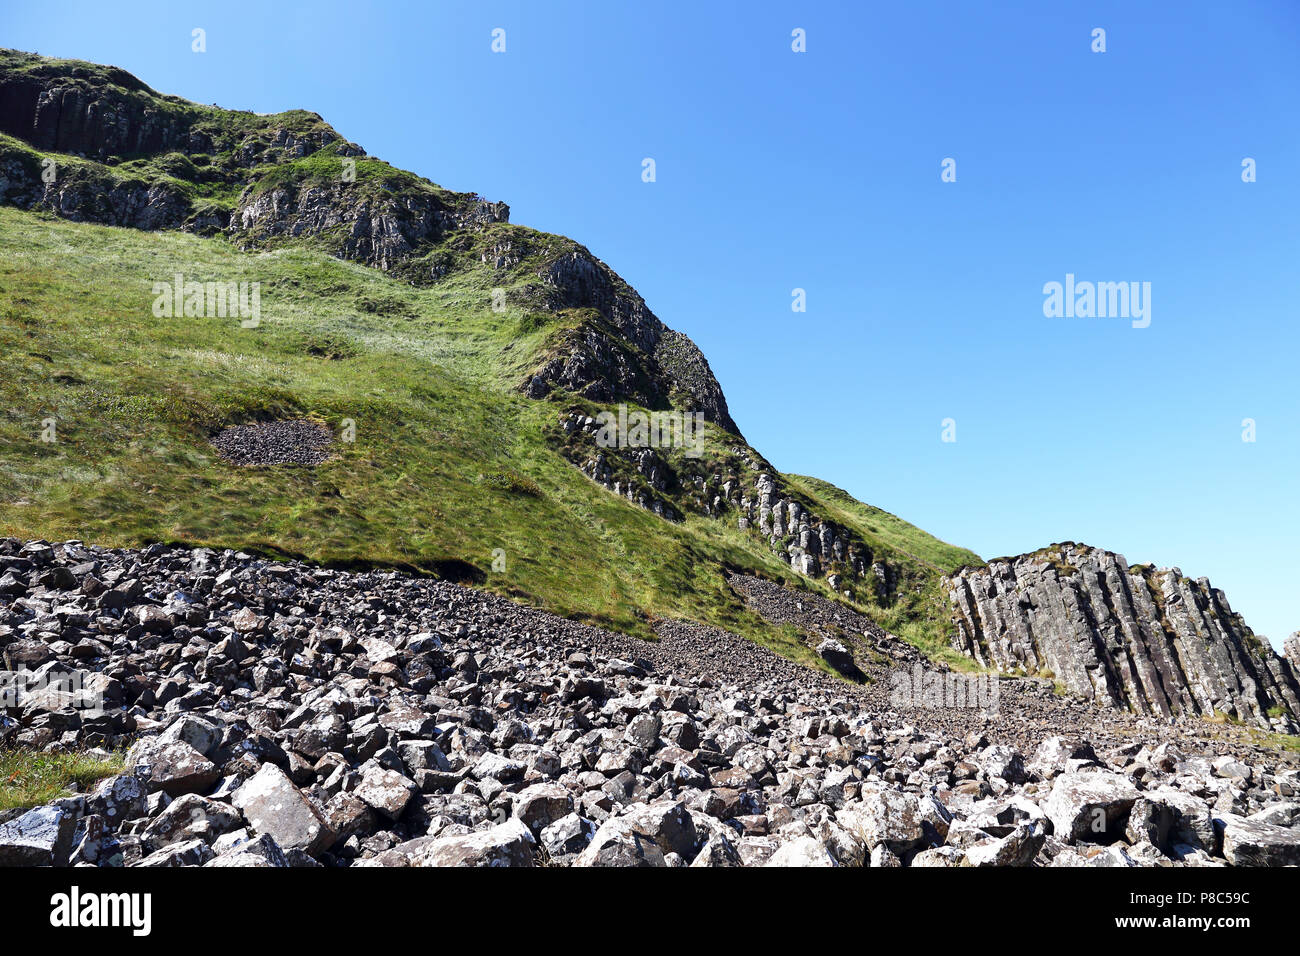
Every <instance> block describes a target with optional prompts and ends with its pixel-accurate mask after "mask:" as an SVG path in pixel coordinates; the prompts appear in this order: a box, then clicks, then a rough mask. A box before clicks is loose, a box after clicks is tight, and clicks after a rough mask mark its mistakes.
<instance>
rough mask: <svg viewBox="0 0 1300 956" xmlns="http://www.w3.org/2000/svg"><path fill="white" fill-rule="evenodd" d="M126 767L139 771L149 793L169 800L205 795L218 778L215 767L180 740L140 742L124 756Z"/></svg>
mask: <svg viewBox="0 0 1300 956" xmlns="http://www.w3.org/2000/svg"><path fill="white" fill-rule="evenodd" d="M127 765H128V766H130V767H135V768H140V769H139V770H137V771H136V775H137V776H139V777H142V778H143V779H144V780H145V781H146V783H147V785H148V788H149V790H150V791H154V790H162V791H163V792H164V793H166V794H168V795H169V796H173V797H177V796H180V795H181V794H183V793H205V792H206V791H207V790H208V789H209V788H210V787H211V786H212V785H213V784H214V783H216V782H217V778H218V777H219V776H220V774H219V772H218V770H217V766H216V764H214V763H213V762H212V761H211V760H209V759H208V758H207V757H205V756H203V754H201V753H199V752H198V751H197V750H195V749H194V748H193V747H191V746H190V745H189V744H187V743H185V742H184V741H183V740H166V739H163V738H161V737H152V738H147V739H145V740H142V741H140V743H138V744H136V745H135V746H134V747H132V748H131V751H130V752H129V753H128V754H127Z"/></svg>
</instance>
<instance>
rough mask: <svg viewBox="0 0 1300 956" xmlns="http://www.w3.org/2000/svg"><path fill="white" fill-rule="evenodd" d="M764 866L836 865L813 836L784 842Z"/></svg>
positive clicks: (827, 851)
mask: <svg viewBox="0 0 1300 956" xmlns="http://www.w3.org/2000/svg"><path fill="white" fill-rule="evenodd" d="M763 865H764V866H800V867H802V866H838V865H839V864H838V863H836V862H835V859H834V858H833V857H832V856H831V854H830V851H829V850H827V848H826V847H825V846H824V845H823V844H822V843H821V841H819V840H817V839H815V838H813V837H798V838H797V839H794V840H791V841H790V842H789V843H784V844H782V845H781V847H780V848H779V849H778V850H777V851H776V852H775V853H773V854H772V856H771V857H769V858H768V861H767V862H766V863H764V864H763Z"/></svg>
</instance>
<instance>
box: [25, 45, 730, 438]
mask: <svg viewBox="0 0 1300 956" xmlns="http://www.w3.org/2000/svg"><path fill="white" fill-rule="evenodd" d="M0 134H4V136H0V202H4V203H8V204H10V205H15V206H18V207H21V208H24V209H40V210H45V211H47V212H51V213H53V214H55V215H58V216H62V217H64V218H67V219H71V220H74V221H78V222H95V223H102V224H105V225H112V226H126V227H130V228H137V229H148V230H158V229H184V230H187V231H193V232H197V233H200V234H205V235H206V234H212V233H217V232H224V233H226V234H227V235H229V236H230V237H231V239H233V240H234V241H235V242H236V243H238V244H239V245H241V246H243V247H245V248H264V247H267V246H272V245H275V244H277V243H282V242H286V241H288V242H300V241H307V242H313V243H316V244H318V245H322V246H323V247H324V248H325V249H326V250H328V251H329V252H330V253H331V254H333V255H337V256H340V257H343V258H347V259H352V260H355V261H358V262H362V263H364V264H366V265H368V266H372V267H374V268H377V269H382V270H385V271H388V272H391V273H393V274H394V275H396V276H398V277H400V278H402V279H405V280H407V281H410V282H415V283H421V284H433V283H437V282H439V281H442V280H443V279H445V278H446V277H447V276H448V275H449V274H450V273H452V272H454V271H458V270H464V269H476V270H479V271H480V272H483V273H486V274H485V275H484V276H483V278H484V279H485V280H490V281H491V283H492V284H493V285H495V286H497V287H498V288H501V289H505V288H509V290H510V291H509V294H510V296H511V298H512V300H513V301H514V303H515V304H516V305H519V306H521V307H524V306H526V307H528V308H540V309H545V310H547V311H550V312H558V311H561V310H574V311H576V312H577V313H580V314H582V315H583V321H582V322H581V323H580V324H578V325H577V326H576V327H574V328H572V329H569V330H567V331H566V332H565V333H564V334H563V335H560V336H558V337H556V338H555V340H554V341H553V342H551V344H550V346H549V347H548V348H547V350H546V352H545V354H543V355H541V356H540V357H539V364H538V366H537V368H536V369H535V370H534V371H533V372H531V373H530V374H529V375H527V376H526V378H525V379H524V381H523V382H522V383H521V385H520V387H521V388H522V389H523V390H524V391H525V392H526V393H527V394H529V395H530V396H532V397H534V398H541V397H544V396H545V395H547V394H548V393H549V392H550V391H552V390H553V389H556V388H559V389H565V390H568V391H571V392H574V393H577V394H580V395H582V396H584V397H586V398H588V399H591V400H593V401H602V402H610V401H616V400H619V399H627V400H632V401H636V402H639V403H641V404H644V405H646V406H649V407H654V408H666V407H669V406H670V405H671V406H675V407H677V408H679V409H689V410H691V411H699V412H702V413H703V414H704V415H705V417H706V418H707V420H709V421H711V422H714V423H716V424H718V425H720V426H721V427H723V428H725V429H727V430H728V431H731V432H733V433H736V434H739V430H738V428H737V427H736V423H735V422H734V421H733V420H732V418H731V414H730V412H729V410H728V408H727V402H726V398H725V396H724V395H723V393H722V388H721V386H720V385H719V384H718V382H717V380H716V379H715V378H714V376H713V373H712V371H711V369H710V368H709V364H708V361H707V360H706V359H705V357H704V355H703V354H702V353H701V352H700V350H699V349H698V348H697V347H696V346H695V344H694V343H693V342H692V341H691V340H690V339H689V338H687V337H686V336H684V335H682V334H681V333H678V332H674V331H673V330H671V329H669V328H668V327H667V326H666V325H664V324H663V322H661V321H660V320H659V319H658V317H656V316H655V315H654V313H653V312H651V311H650V309H649V308H648V307H647V306H646V303H645V301H644V300H643V299H642V298H641V296H640V295H638V294H637V292H636V290H635V289H633V288H631V286H629V285H628V284H627V283H626V282H624V281H623V280H622V279H621V278H620V277H619V276H618V275H616V274H615V273H614V272H613V270H611V269H610V268H609V267H608V266H607V265H606V264H605V263H604V262H602V261H600V260H599V259H597V258H596V257H595V256H594V255H592V254H591V253H590V252H589V251H588V250H587V249H586V248H584V247H583V246H581V245H579V244H577V243H575V242H572V241H570V240H567V239H563V238H562V237H555V236H545V235H543V234H541V233H536V232H534V231H533V230H530V229H526V228H523V227H516V226H512V225H510V224H509V218H510V209H509V207H508V206H507V205H506V204H505V203H501V202H490V201H488V200H485V199H483V198H482V197H481V196H479V195H477V194H476V193H454V192H451V191H449V190H446V189H442V188H441V187H439V186H436V185H435V184H433V183H431V182H429V181H428V180H426V179H423V178H421V177H418V176H415V175H413V174H411V173H407V172H405V171H403V170H399V169H395V168H393V167H391V166H389V165H388V164H386V163H383V162H380V161H378V160H375V159H374V158H372V157H369V156H368V155H367V153H366V151H365V150H364V149H362V148H361V147H360V146H358V145H357V144H355V143H350V142H348V141H347V140H345V139H343V137H341V136H340V135H339V134H338V133H337V132H336V131H335V130H334V129H333V128H332V127H330V126H329V125H328V124H326V123H325V122H324V120H322V119H321V117H320V116H319V115H317V114H315V113H308V112H305V111H301V110H294V111H289V112H286V113H278V114H272V115H269V116H262V115H259V114H253V113H246V112H238V111H231V110H223V109H219V108H217V107H204V106H200V105H198V104H195V103H190V102H188V101H186V100H182V99H180V98H179V97H174V96H166V95H163V94H160V93H157V92H155V91H154V90H152V89H150V88H149V87H148V86H146V85H145V84H144V83H142V82H141V81H140V80H138V79H136V78H135V77H134V76H131V75H130V74H128V73H126V72H125V71H123V70H120V69H117V68H115V67H101V66H97V65H95V64H90V63H82V62H80V61H70V60H47V59H45V58H42V57H39V56H36V55H34V54H28V53H21V52H18V51H14V50H0ZM7 137H12V139H9V138H7ZM47 161H52V162H53V163H54V165H53V167H51V168H52V170H53V175H52V176H51V175H49V173H48V171H47V167H46V165H45V164H46V162H47ZM345 162H347V163H350V166H349V167H345V166H344V163H345ZM521 271H522V275H521V274H520V273H521ZM491 291H492V289H491V288H490V287H489V288H485V289H484V296H485V299H486V297H487V296H488V294H489V292H491ZM486 304H487V303H486V302H485V305H486Z"/></svg>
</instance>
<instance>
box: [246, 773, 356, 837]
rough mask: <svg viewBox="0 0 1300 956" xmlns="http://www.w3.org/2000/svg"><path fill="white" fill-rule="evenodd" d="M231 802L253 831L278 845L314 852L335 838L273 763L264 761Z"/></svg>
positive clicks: (319, 815) (323, 819) (318, 812)
mask: <svg viewBox="0 0 1300 956" xmlns="http://www.w3.org/2000/svg"><path fill="white" fill-rule="evenodd" d="M231 802H232V803H233V804H234V805H235V806H236V807H238V808H239V809H240V810H242V811H243V813H244V817H245V818H246V819H247V820H248V825H249V827H250V828H251V829H252V830H253V831H254V832H255V833H259V834H260V833H266V834H269V835H270V836H271V837H273V838H274V840H275V842H276V844H277V845H278V846H279V847H280V848H281V849H286V850H287V849H298V850H302V851H303V852H305V853H307V854H309V855H312V856H315V855H316V854H317V853H319V852H320V851H321V850H323V849H325V848H326V847H328V846H329V845H330V844H332V843H333V842H334V833H333V832H332V831H331V830H330V828H329V824H328V823H327V822H326V821H325V818H324V817H323V816H322V815H321V813H320V811H318V810H317V809H316V807H315V806H313V805H312V803H311V801H309V800H308V799H307V798H306V797H304V796H303V795H302V793H301V792H300V791H299V790H298V788H297V787H295V786H294V785H293V781H292V780H290V779H289V778H288V777H287V776H286V775H285V773H284V771H283V770H281V769H280V768H279V767H277V766H275V764H269V763H268V764H263V765H262V768H261V769H260V770H258V771H257V773H256V774H254V775H253V777H252V778H251V779H250V780H248V782H247V783H245V784H244V785H243V786H242V787H240V788H239V789H238V790H236V791H235V794H234V796H233V797H232V798H231Z"/></svg>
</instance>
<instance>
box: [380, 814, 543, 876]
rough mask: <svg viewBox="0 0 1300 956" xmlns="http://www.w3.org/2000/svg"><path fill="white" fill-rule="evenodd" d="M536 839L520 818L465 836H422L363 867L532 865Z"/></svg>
mask: <svg viewBox="0 0 1300 956" xmlns="http://www.w3.org/2000/svg"><path fill="white" fill-rule="evenodd" d="M536 848H537V841H536V840H535V839H533V834H532V833H531V832H530V831H529V829H528V828H527V827H526V826H524V825H523V823H521V822H520V821H518V820H513V819H512V820H508V821H506V822H505V823H502V824H500V825H498V826H494V827H492V828H491V829H488V830H479V831H477V832H474V833H467V834H464V835H462V836H450V837H421V838H419V839H416V840H412V841H410V842H409V843H403V844H400V845H398V846H396V847H393V849H391V850H386V851H385V852H383V853H380V854H379V855H378V856H377V857H375V858H374V859H373V860H369V861H364V862H363V863H362V865H363V866H365V865H368V866H416V867H424V866H532V865H533V862H534V859H535V856H536Z"/></svg>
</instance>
